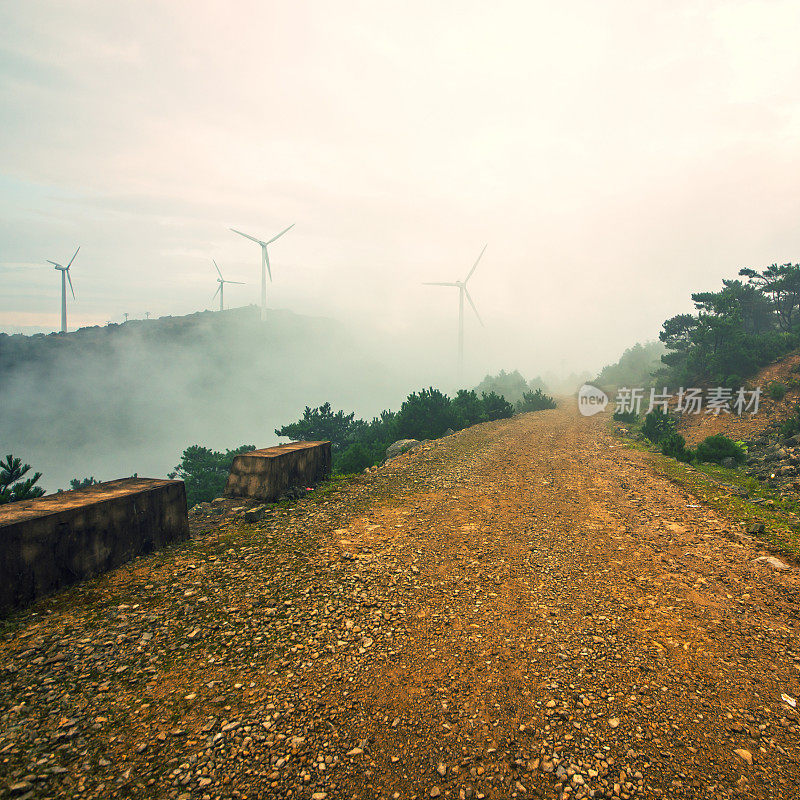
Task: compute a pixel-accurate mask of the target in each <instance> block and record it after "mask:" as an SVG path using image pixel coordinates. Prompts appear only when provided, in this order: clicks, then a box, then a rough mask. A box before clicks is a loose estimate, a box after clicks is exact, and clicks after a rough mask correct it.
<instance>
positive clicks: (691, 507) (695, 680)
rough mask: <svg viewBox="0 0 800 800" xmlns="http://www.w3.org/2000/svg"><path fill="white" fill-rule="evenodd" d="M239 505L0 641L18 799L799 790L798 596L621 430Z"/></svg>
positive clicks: (527, 421)
mask: <svg viewBox="0 0 800 800" xmlns="http://www.w3.org/2000/svg"><path fill="white" fill-rule="evenodd" d="M238 505H240V504H239V503H233V502H230V501H226V502H225V503H223V504H220V505H218V506H217V507H215V508H214V509H213V510H212V512H210V513H209V514H207V515H199V516H196V517H193V520H192V529H193V537H192V540H191V541H190V542H188V543H185V544H182V545H180V546H177V547H174V548H170V549H167V550H164V551H161V552H159V553H157V554H154V555H151V556H148V557H146V558H140V559H137V560H136V561H134V562H132V563H131V564H130V565H128V566H126V567H123V568H120V569H118V570H116V571H114V572H113V573H110V574H108V575H105V576H102V577H100V578H98V579H96V580H92V581H88V582H86V583H84V584H82V585H81V586H80V587H77V588H76V589H73V590H70V591H67V592H64V593H62V594H60V595H58V596H57V597H55V598H52V599H50V600H48V601H44V602H42V603H39V604H38V605H37V606H35V607H34V608H32V609H31V610H28V611H25V612H22V613H19V614H16V615H14V616H13V617H11V618H10V619H8V620H7V621H6V623H5V627H4V629H3V632H2V635H1V636H0V714H1V721H2V724H1V725H0V787H3V788H2V791H4V792H5V795H4V796H14V797H24V798H37V799H38V798H57V797H86V798H90V797H91V798H108V797H152V798H171V799H173V800H174V799H175V798H180V799H181V800H189V798H203V800H211V798H245V797H247V798H273V797H275V798H304V799H305V800H325V798H330V800H334V798H342V799H344V798H347V800H350V798H364V800H367V798H369V799H370V800H372V799H373V798H375V799H378V798H381V799H384V798H385V799H387V800H388V798H392V800H400V798H404V799H405V798H410V800H414V799H415V798H419V799H420V800H421V799H422V798H425V797H443V798H464V799H465V800H466V799H471V798H478V800H481V798H506V797H519V798H530V797H545V798H576V800H577V799H579V798H583V797H622V798H631V797H635V798H650V797H665V798H673V797H677V798H682V797H696V798H701V797H702V798H718V797H735V796H742V797H753V798H787V799H788V798H797V797H798V796H800V764H799V763H798V759H800V746H798V734H799V733H800V721H799V720H798V714H797V710H796V709H795V708H794V705H793V704H794V698H797V697H798V696H800V644H799V643H798V638H797V629H798V624H800V623H798V619H800V618H799V617H798V612H799V611H800V605H799V604H800V591H799V590H800V581H799V580H798V574H800V573H798V570H797V568H796V567H795V566H793V565H790V568H789V569H785V570H783V569H776V568H774V567H772V566H770V565H769V563H765V562H763V561H761V562H759V561H756V560H755V559H757V558H758V557H759V556H763V555H767V554H766V551H764V550H762V549H760V548H759V544H758V542H756V541H754V540H751V539H748V538H747V537H743V536H741V535H740V532H739V529H738V528H737V527H736V526H733V525H731V523H729V522H726V521H725V520H723V519H721V518H719V517H717V516H715V515H714V513H713V512H711V511H710V510H709V509H707V508H705V507H703V506H702V505H700V504H699V503H698V501H697V500H695V499H694V498H692V497H691V496H690V495H688V494H686V493H685V492H684V491H683V490H682V489H680V488H679V487H677V486H676V485H674V484H672V483H670V482H669V481H667V480H666V479H665V478H664V477H662V476H661V475H660V474H659V472H658V470H657V468H656V467H655V466H654V462H653V459H652V457H651V456H649V455H648V454H646V453H641V452H638V451H636V450H632V449H629V448H627V447H625V446H624V445H623V444H622V443H621V442H620V441H619V440H618V439H615V438H614V437H613V435H612V433H611V432H610V429H609V427H608V425H607V422H606V421H605V420H604V419H603V418H597V417H595V418H591V419H584V418H581V417H579V416H577V414H576V413H573V412H572V411H571V410H561V409H557V410H554V411H544V412H538V413H535V414H527V415H522V416H519V417H516V418H514V419H511V420H504V421H500V422H495V423H489V424H486V425H480V426H476V427H474V428H470V429H468V430H465V431H462V432H461V433H458V434H455V435H453V436H450V437H447V438H445V439H442V440H439V441H436V442H432V443H430V444H429V445H425V446H424V447H422V448H420V449H417V450H416V451H414V452H412V453H409V454H407V455H404V456H401V457H399V458H397V459H395V460H393V461H392V462H390V463H389V464H387V465H386V466H384V467H381V468H379V469H378V470H376V471H374V472H372V473H370V474H368V475H364V476H360V477H357V478H354V479H352V480H350V481H346V482H342V483H340V484H336V485H335V486H333V488H329V489H323V490H321V491H315V492H312V493H310V494H309V495H308V497H306V498H305V499H303V500H301V501H299V502H298V503H296V504H295V505H293V506H291V507H276V508H274V509H273V510H271V511H270V512H269V513H268V515H267V517H266V518H265V519H264V520H262V521H260V522H258V523H255V524H246V523H244V522H242V521H241V519H239V518H238V512H236V511H234V507H235V506H238Z"/></svg>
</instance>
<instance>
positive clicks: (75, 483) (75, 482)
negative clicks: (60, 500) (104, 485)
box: [69, 475, 100, 490]
mask: <svg viewBox="0 0 800 800" xmlns="http://www.w3.org/2000/svg"><path fill="white" fill-rule="evenodd" d="M97 483H100V481H96V480H95V479H94V475H92V476H91V477H90V478H73V479H72V480H71V481H70V482H69V488H70V489H73V490H74V489H85V488H86V487H88V486H94V485H95V484H97Z"/></svg>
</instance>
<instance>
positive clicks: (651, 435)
mask: <svg viewBox="0 0 800 800" xmlns="http://www.w3.org/2000/svg"><path fill="white" fill-rule="evenodd" d="M674 432H675V420H674V419H673V418H672V417H671V416H670V415H669V414H667V412H666V411H663V410H662V409H660V408H654V409H653V410H652V411H651V412H650V413H649V414H648V415H647V416H646V417H645V418H644V423H642V434H643V435H644V436H646V437H647V438H648V439H649V440H650V441H651V442H652V443H653V444H660V443H661V442H662V441H663V440H664V439H666V438H667V436H669V435H670V434H672V433H674Z"/></svg>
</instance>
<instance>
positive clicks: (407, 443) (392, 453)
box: [386, 439, 422, 461]
mask: <svg viewBox="0 0 800 800" xmlns="http://www.w3.org/2000/svg"><path fill="white" fill-rule="evenodd" d="M421 444H422V442H420V440H419V439H398V440H397V441H396V442H392V444H390V445H389V446H388V447H387V448H386V460H387V461H388V460H389V459H390V458H396V457H397V456H400V455H402V454H403V453H407V452H409V450H413V449H414V448H415V447H419V446H420V445H421Z"/></svg>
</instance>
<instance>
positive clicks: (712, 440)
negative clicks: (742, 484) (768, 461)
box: [697, 433, 747, 464]
mask: <svg viewBox="0 0 800 800" xmlns="http://www.w3.org/2000/svg"><path fill="white" fill-rule="evenodd" d="M746 456H747V451H746V450H745V448H744V447H743V446H742V445H741V444H739V443H738V442H734V441H733V440H732V439H729V438H728V437H727V436H723V435H722V434H721V433H718V434H717V435H716V436H709V437H707V438H706V439H703V441H702V442H700V444H699V445H697V460H698V461H711V462H713V463H715V464H721V463H722V460H723V459H724V458H732V459H733V460H734V461H736V463H737V464H741V463H742V462H743V461H744V460H745V458H746Z"/></svg>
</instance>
